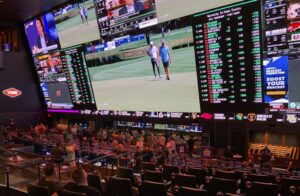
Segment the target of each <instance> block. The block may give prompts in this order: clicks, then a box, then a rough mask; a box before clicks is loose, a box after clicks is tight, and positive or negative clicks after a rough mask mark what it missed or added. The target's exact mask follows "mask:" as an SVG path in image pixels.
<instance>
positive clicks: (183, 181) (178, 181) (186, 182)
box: [175, 174, 197, 188]
mask: <svg viewBox="0 0 300 196" xmlns="http://www.w3.org/2000/svg"><path fill="white" fill-rule="evenodd" d="M175 185H179V186H186V187H190V188H196V187H197V180H196V176H194V175H186V174H177V175H176V178H175Z"/></svg>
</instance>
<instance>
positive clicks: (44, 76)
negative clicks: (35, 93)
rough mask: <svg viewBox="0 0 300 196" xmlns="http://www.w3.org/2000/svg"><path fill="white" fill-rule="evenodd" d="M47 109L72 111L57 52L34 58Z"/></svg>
mask: <svg viewBox="0 0 300 196" xmlns="http://www.w3.org/2000/svg"><path fill="white" fill-rule="evenodd" d="M34 60H35V65H36V70H37V72H38V76H39V80H40V83H41V87H42V91H43V94H44V97H45V100H46V104H47V107H48V108H51V109H72V108H73V104H72V100H71V97H70V91H69V88H68V84H67V77H66V74H65V73H64V71H63V67H62V60H61V58H60V53H59V52H54V53H49V54H45V55H41V56H36V57H34Z"/></svg>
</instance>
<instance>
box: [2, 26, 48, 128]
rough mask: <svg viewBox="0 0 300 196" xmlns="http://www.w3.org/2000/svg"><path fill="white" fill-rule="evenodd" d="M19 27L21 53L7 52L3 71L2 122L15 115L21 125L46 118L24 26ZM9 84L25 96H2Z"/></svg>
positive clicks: (17, 122)
mask: <svg viewBox="0 0 300 196" xmlns="http://www.w3.org/2000/svg"><path fill="white" fill-rule="evenodd" d="M0 25H1V22H0ZM17 28H19V32H20V52H5V53H4V69H1V70H0V123H3V122H5V121H7V119H9V118H12V117H13V118H15V121H16V124H19V125H20V126H21V125H23V124H24V123H27V124H30V123H31V122H32V123H35V122H36V120H38V119H39V118H44V117H45V106H44V105H43V102H42V99H41V98H42V97H41V93H40V92H41V91H40V89H39V86H38V80H37V74H36V72H35V71H34V66H33V60H32V57H31V56H30V51H28V48H27V43H26V36H25V33H24V31H23V29H22V28H21V26H17ZM10 87H14V88H16V89H18V90H20V91H22V95H21V96H19V97H16V98H10V97H7V96H5V95H3V93H2V91H3V90H5V89H8V88H10Z"/></svg>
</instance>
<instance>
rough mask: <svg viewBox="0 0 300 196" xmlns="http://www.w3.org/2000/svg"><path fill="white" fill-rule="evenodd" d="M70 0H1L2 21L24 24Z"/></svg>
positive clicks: (0, 16) (0, 14) (0, 12)
mask: <svg viewBox="0 0 300 196" xmlns="http://www.w3.org/2000/svg"><path fill="white" fill-rule="evenodd" d="M66 2H68V0H0V21H8V22H11V23H23V22H25V21H27V20H29V19H31V18H33V17H34V16H37V15H39V14H41V13H43V12H46V11H49V10H51V9H52V8H54V7H57V6H58V5H61V4H64V3H66Z"/></svg>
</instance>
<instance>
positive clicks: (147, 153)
mask: <svg viewBox="0 0 300 196" xmlns="http://www.w3.org/2000/svg"><path fill="white" fill-rule="evenodd" d="M142 155H144V156H143V161H144V162H152V159H153V151H152V150H150V149H149V147H147V146H145V148H144V150H143V152H142Z"/></svg>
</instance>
